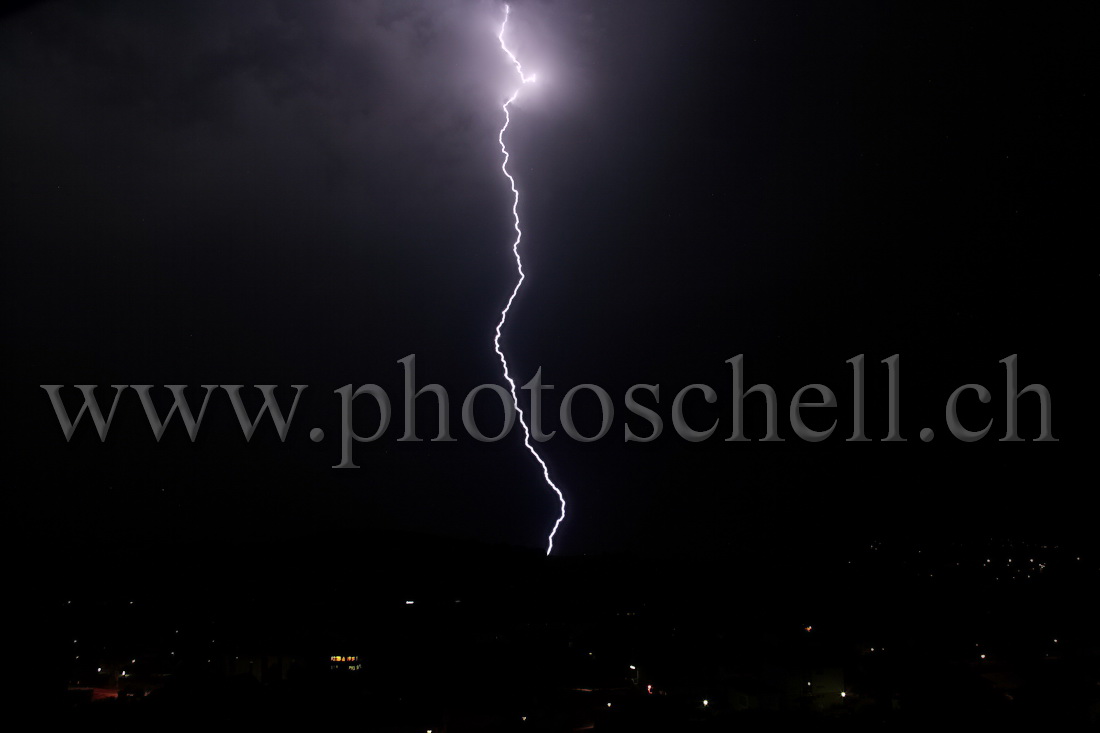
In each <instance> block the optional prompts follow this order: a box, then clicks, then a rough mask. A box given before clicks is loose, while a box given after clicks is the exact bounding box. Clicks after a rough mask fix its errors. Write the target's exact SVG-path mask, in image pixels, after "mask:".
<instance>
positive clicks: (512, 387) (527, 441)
mask: <svg viewBox="0 0 1100 733" xmlns="http://www.w3.org/2000/svg"><path fill="white" fill-rule="evenodd" d="M510 12H511V11H510V10H509V7H508V6H507V5H505V6H504V21H503V22H502V23H501V24H500V33H498V34H497V39H498V40H499V41H500V47H501V49H503V51H504V53H506V54H508V59H509V60H510V61H511V62H512V66H514V67H515V68H516V73H517V74H518V75H519V80H520V86H518V87H516V90H515V91H514V92H512V96H510V97H508V100H507V101H506V102H504V104H503V105H501V108H502V109H503V110H504V125H503V126H502V127H501V128H500V133H499V134H498V135H497V141H498V142H499V143H500V152H501V153H503V155H504V161H503V162H502V163H501V164H500V170H501V172H502V173H504V176H505V177H506V178H507V179H508V184H509V185H510V186H511V189H512V228H513V229H515V231H516V238H515V241H513V242H512V254H513V255H514V256H515V258H516V272H517V274H518V275H519V277H518V278H517V279H516V285H515V287H514V288H512V294H511V295H509V296H508V302H507V303H506V304H505V306H504V310H502V311H501V312H500V321H499V322H498V323H497V327H496V335H495V336H494V337H493V348H494V349H495V350H496V352H497V356H499V357H500V364H501V366H502V367H503V368H504V379H505V381H507V382H508V389H509V391H510V392H511V393H512V404H513V405H515V408H516V415H517V416H518V417H519V424H520V425H521V426H522V427H523V444H524V445H525V446H526V447H527V450H528V451H530V453H531V455H532V456H534V457H535V460H536V461H538V464H539V467H540V468H542V477H543V478H544V479H546V483H547V485H549V486H550V488H551V489H553V490H554V493H555V494H557V495H558V502H559V503H560V504H561V512H560V514H559V515H558V518H557V521H555V522H554V528H553V529H551V530H550V536H549V537H547V538H546V542H547V546H546V554H547V555H549V554H550V552H551V551H552V550H553V549H554V535H555V534H557V532H558V527H559V526H560V525H561V523H562V520H563V519H565V496H564V495H563V494H562V493H561V489H559V488H558V487H557V486H556V485H555V484H554V482H553V480H552V479H551V478H550V469H549V468H548V467H547V465H546V461H544V460H542V456H540V455H539V454H538V451H536V450H535V447H534V446H533V445H531V430H530V428H528V427H527V420H525V419H524V416H523V409H522V408H520V406H519V397H518V396H517V395H516V383H515V381H514V380H513V379H512V375H511V374H510V373H509V371H508V360H507V359H506V358H505V357H504V351H503V350H502V349H501V347H500V337H501V331H502V329H503V328H504V322H505V321H507V320H508V311H509V310H511V308H512V303H513V302H514V301H515V299H516V295H517V294H518V293H519V289H520V287H521V286H522V285H523V281H524V279H525V278H526V275H525V274H524V272H523V260H522V259H521V258H520V256H519V243H520V240H521V239H522V238H523V230H522V229H520V226H519V189H517V188H516V179H515V178H513V177H512V174H511V173H509V172H508V158H509V155H508V148H507V147H506V146H505V144H504V131H505V130H507V129H508V124H509V123H510V122H511V121H512V116H511V114H510V113H509V111H508V107H509V105H511V104H512V102H514V101H516V97H517V96H519V92H520V89H522V88H523V85H524V84H530V83H533V82H534V81H535V75H534V74H532V75H530V76H527V75H526V74H524V73H523V67H522V66H521V65H520V63H519V59H517V58H516V55H515V54H514V53H512V51H511V50H509V48H508V46H507V44H505V43H504V31H505V29H506V28H507V27H508V16H509V14H510Z"/></svg>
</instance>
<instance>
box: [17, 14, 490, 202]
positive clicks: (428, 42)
mask: <svg viewBox="0 0 1100 733" xmlns="http://www.w3.org/2000/svg"><path fill="white" fill-rule="evenodd" d="M497 9H498V6H496V4H495V3H479V2H450V3H430V4H425V3H392V2H336V3H308V4H304V3H293V2H275V1H272V2H250V3H233V4H226V3H156V4H153V3H141V2H120V3H92V4H87V3H59V4H55V3H49V4H45V5H42V6H39V7H37V8H34V9H33V10H31V11H28V12H27V13H25V14H23V15H21V16H16V17H15V18H12V19H9V21H8V23H7V24H6V27H5V28H4V30H3V33H4V36H5V38H4V43H3V48H4V49H5V51H4V53H3V67H2V69H3V70H2V73H3V79H4V85H3V86H4V94H5V104H4V107H5V109H6V110H8V114H7V115H6V120H7V122H6V123H5V127H6V128H7V129H6V131H5V132H6V134H5V140H7V142H8V145H9V146H13V147H16V148H17V150H18V151H19V152H21V153H22V155H28V156H30V155H37V156H41V157H40V159H43V160H51V159H52V160H55V161H56V162H57V163H58V164H60V165H63V164H64V160H63V158H64V153H65V151H66V150H76V151H78V154H88V155H90V156H93V157H95V158H96V160H95V161H94V163H93V167H92V168H91V169H90V170H88V174H89V175H90V176H91V177H93V178H94V177H95V176H96V174H97V173H101V174H103V175H110V176H111V177H113V178H114V179H115V180H117V177H118V176H120V175H127V174H128V175H131V176H133V177H135V178H136V179H139V180H140V181H141V185H142V186H144V185H147V184H148V183H149V181H147V180H146V174H148V173H151V172H153V171H156V173H157V174H158V175H157V177H158V178H160V181H159V184H161V185H165V186H172V185H173V182H172V176H171V174H169V176H167V177H165V176H163V174H164V173H165V172H172V171H174V172H176V175H177V176H179V177H181V178H184V179H186V178H196V179H202V180H203V181H204V183H205V184H206V185H208V186H209V190H210V191H211V192H213V193H216V194H221V193H223V192H225V191H232V190H235V189H238V188H239V187H245V188H252V187H256V186H258V185H259V186H262V185H264V184H263V180H264V179H267V180H269V181H270V179H271V177H272V176H276V177H278V178H279V179H282V180H284V181H285V180H287V178H288V177H290V178H300V179H301V181H302V182H303V183H305V182H308V185H309V186H315V185H317V184H318V183H320V184H321V185H322V186H324V187H325V188H326V190H325V191H324V193H325V195H326V196H331V195H341V193H342V194H343V195H356V194H359V195H362V194H363V193H364V192H365V193H368V194H369V195H372V196H378V195H384V194H385V192H386V191H387V190H390V191H392V190H394V189H395V188H397V189H400V188H402V187H405V186H412V185H425V184H426V185H428V186H433V185H434V186H449V187H453V188H454V189H455V190H457V191H462V190H464V189H465V187H464V186H462V185H461V184H463V183H468V182H469V176H470V171H469V168H470V167H471V166H470V164H471V159H470V158H471V156H472V155H475V154H477V153H480V152H482V151H483V150H485V148H486V140H489V141H490V142H491V131H492V127H493V126H494V125H496V124H498V118H497V112H496V110H495V108H494V102H495V101H496V99H497V98H498V97H499V96H500V94H501V93H502V89H503V85H504V82H505V78H506V76H507V73H508V69H507V67H506V66H505V65H504V64H503V62H502V58H501V55H500V53H499V50H498V49H496V48H494V45H493V38H492V36H491V35H489V33H488V31H491V24H492V23H493V22H494V20H495V19H494V16H495V15H496V11H497ZM32 130H33V131H34V132H35V138H34V140H30V139H28V137H29V135H28V133H30V132H31V131H32ZM36 141H38V142H40V143H44V144H45V145H48V146H49V147H50V148H52V153H51V151H45V150H41V149H35V148H34V145H35V143H36ZM13 152H14V153H15V154H17V155H18V154H19V152H15V151H10V152H9V154H12V153H13ZM96 166H98V167H99V168H98V170H97V169H96ZM28 167H30V166H28ZM196 167H198V168H196ZM473 167H474V169H475V170H476V169H477V168H478V167H480V168H485V166H484V165H483V164H481V163H479V162H477V161H475V162H474V165H473ZM37 168H38V170H39V171H40V172H41V173H42V174H43V175H50V174H56V171H53V170H51V168H50V166H49V165H42V166H38V167H37ZM214 179H217V180H216V181H215V180H214ZM380 179H384V181H385V185H384V186H382V185H380ZM88 183H89V184H91V183H93V182H92V181H89V182H88ZM211 184H212V185H211ZM349 186H350V188H348V187H349ZM364 187H365V188H364Z"/></svg>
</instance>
